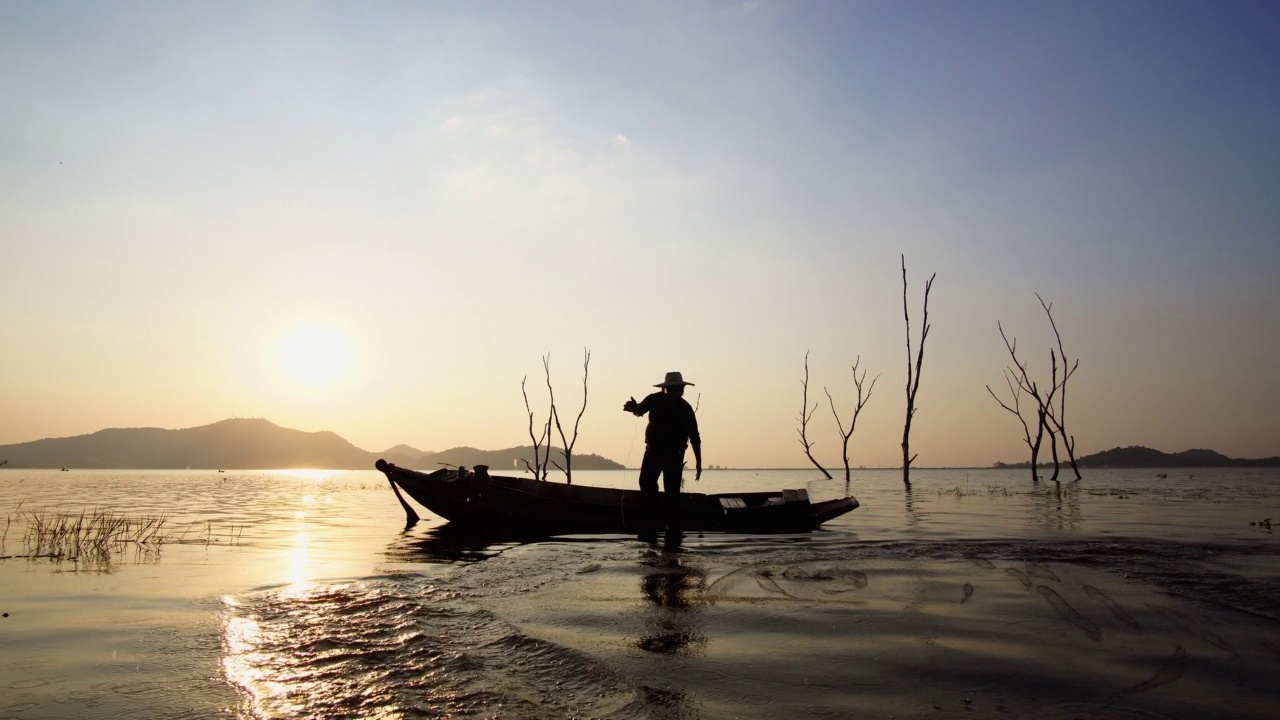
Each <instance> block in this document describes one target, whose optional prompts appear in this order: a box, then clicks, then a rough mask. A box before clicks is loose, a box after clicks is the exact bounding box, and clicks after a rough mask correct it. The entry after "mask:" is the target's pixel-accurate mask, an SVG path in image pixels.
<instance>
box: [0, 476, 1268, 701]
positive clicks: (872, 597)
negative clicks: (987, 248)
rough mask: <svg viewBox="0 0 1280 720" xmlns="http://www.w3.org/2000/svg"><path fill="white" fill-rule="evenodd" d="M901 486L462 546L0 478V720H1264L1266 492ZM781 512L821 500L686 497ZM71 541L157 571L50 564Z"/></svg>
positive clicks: (424, 530)
mask: <svg viewBox="0 0 1280 720" xmlns="http://www.w3.org/2000/svg"><path fill="white" fill-rule="evenodd" d="M1157 473H1167V475H1168V477H1166V478H1160V477H1157ZM578 475H579V477H578V478H576V480H577V482H580V483H586V484H596V485H609V486H615V487H632V486H633V485H634V483H635V472H634V471H627V472H583V473H578ZM900 478H901V476H900V473H899V472H898V471H890V470H862V471H858V472H857V473H856V474H855V478H854V481H853V483H852V487H851V488H850V490H851V493H852V494H854V495H857V496H858V498H859V500H860V501H861V502H862V507H861V508H859V509H857V510H855V511H853V512H852V513H850V514H848V515H845V516H843V517H840V518H838V519H836V520H834V521H832V522H830V523H828V524H827V525H826V526H824V528H823V529H822V530H820V531H818V532H814V533H810V534H806V535H785V536H754V537H753V536H736V535H719V534H706V535H701V536H700V535H696V534H694V535H689V536H687V537H684V538H682V539H680V542H678V543H676V542H667V541H665V540H664V539H661V538H660V539H659V541H658V542H657V543H654V544H651V543H646V542H642V541H640V540H639V539H637V538H634V537H624V536H609V537H599V536H596V537H582V536H577V537H565V538H556V539H553V540H548V541H542V542H531V543H514V542H507V543H499V544H494V545H484V544H482V543H474V542H466V541H457V540H452V539H450V536H449V534H448V533H442V532H441V531H440V523H439V521H438V520H436V519H435V518H434V517H433V516H431V515H430V513H427V512H422V513H421V514H422V515H423V518H424V521H423V522H422V523H420V524H418V525H417V526H415V527H413V528H411V529H409V530H407V531H406V530H404V529H403V527H404V514H403V512H402V510H401V508H400V506H399V505H398V503H397V502H396V500H395V497H394V496H393V495H392V493H391V491H390V490H389V488H388V486H387V482H386V480H385V478H384V477H383V476H382V475H381V474H380V473H377V472H375V471H372V470H370V471H362V472H274V471H273V472H265V471H264V472H241V471H236V472H226V473H216V472H211V471H199V472H197V471H180V472H159V471H145V472H140V471H127V472H126V471H111V472H107V471H103V472H92V471H75V472H56V471H27V470H12V469H4V470H0V516H3V517H0V523H3V525H0V527H2V528H3V533H4V534H3V539H2V541H0V556H3V557H5V558H6V559H3V560H0V611H3V613H7V615H6V616H5V617H3V618H0V718H23V719H27V718H75V719H80V718H104V717H112V718H116V717H118V718H215V717H243V718H409V717H439V718H455V717H456V718H547V719H551V718H557V719H559V718H575V717H576V718H779V717H801V718H803V717H813V718H854V717H857V718H913V717H920V718H925V717H927V718H945V717H965V718H975V717H1008V718H1020V717H1035V718H1094V717H1124V718H1130V717H1134V718H1136V717H1141V718H1160V717H1170V718H1173V717H1180V718H1193V717H1194V718H1201V717H1220V718H1264V717H1265V718H1272V717H1276V716H1277V715H1280V694H1278V693H1277V692H1276V690H1275V687H1276V686H1275V678H1276V677H1278V676H1280V547H1278V546H1277V543H1276V536H1275V535H1273V534H1272V530H1271V528H1270V527H1269V525H1268V524H1266V523H1262V522H1261V521H1264V520H1266V519H1272V520H1273V521H1274V522H1277V523H1280V471H1278V470H1276V469H1254V470H1244V469H1229V470H1228V469H1207V470H1202V469H1197V470H1160V471H1155V470H1137V471H1131V470H1125V471H1120V470H1110V471H1098V470H1093V471H1088V472H1086V474H1085V478H1084V480H1083V481H1081V482H1079V483H1074V482H1070V483H1067V482H1064V483H1063V484H1062V485H1061V487H1060V488H1059V487H1057V486H1055V485H1054V484H1052V483H1049V484H1046V483H1043V482H1042V483H1040V485H1039V486H1038V487H1036V486H1033V485H1032V484H1031V483H1030V482H1029V481H1028V479H1027V477H1026V472H1025V471H1005V470H970V471H964V470H959V471H955V470H946V471H944V470H918V471H915V472H914V473H913V478H914V482H913V488H912V491H911V492H910V493H906V492H904V489H903V486H902V483H901V479H900ZM689 485H690V486H692V485H693V484H692V483H690V484H689ZM782 487H807V488H808V490H809V493H810V496H811V497H812V498H813V499H814V500H821V499H826V498H830V497H835V496H837V495H842V494H844V490H845V483H844V481H843V479H840V480H835V481H831V480H825V479H815V473H813V472H812V471H760V472H754V471H709V472H707V473H705V474H704V476H703V480H702V481H701V482H700V483H698V484H697V485H696V486H693V489H697V490H701V491H706V492H728V491H737V490H744V491H745V490H758V489H759V490H762V489H778V488H782ZM95 510H97V511H107V512H110V513H114V514H115V516H114V517H116V518H117V520H119V519H120V518H127V519H128V520H130V521H138V520H141V521H143V522H144V523H145V522H148V521H152V522H153V521H154V520H155V519H157V518H159V517H161V516H163V525H161V526H160V527H159V528H156V527H155V525H154V523H153V525H151V526H150V528H149V529H148V527H147V526H146V525H144V526H143V528H141V529H139V528H137V527H136V526H135V527H134V528H133V529H132V530H130V532H132V533H133V534H134V535H135V536H144V535H146V534H148V533H157V532H158V535H159V536H163V537H165V538H166V541H165V542H163V543H159V544H157V543H154V542H150V543H144V544H138V543H125V544H117V545H113V546H107V547H102V546H100V547H98V548H97V549H95V548H94V547H93V545H92V543H81V544H80V545H81V547H80V549H79V551H77V550H76V549H74V548H71V547H70V545H69V543H70V540H68V538H69V537H70V536H69V535H68V534H67V533H68V532H70V531H69V530H67V528H70V527H72V526H74V525H76V524H77V523H79V524H80V526H81V528H82V530H83V528H84V527H86V526H87V525H88V524H91V523H90V522H89V520H83V521H80V520H78V518H79V517H80V514H81V513H84V514H85V517H86V518H90V519H91V516H92V513H93V512H94V511H95ZM67 514H74V515H75V517H76V518H77V520H73V521H68V520H66V519H62V520H59V518H60V517H63V518H65V516H66V515H67ZM58 522H61V523H62V525H61V527H62V528H63V530H61V531H58V530H56V527H57V523H58ZM39 523H43V524H44V525H43V530H41V528H40V526H39ZM103 524H104V521H102V520H101V519H100V520H99V521H98V525H103ZM59 532H62V535H61V536H59V535H58V533H59ZM152 537H153V538H154V537H157V535H155V534H152ZM37 538H38V539H39V542H38V541H37Z"/></svg>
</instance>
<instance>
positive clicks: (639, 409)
mask: <svg viewBox="0 0 1280 720" xmlns="http://www.w3.org/2000/svg"><path fill="white" fill-rule="evenodd" d="M650 397H653V396H652V395H650V396H648V397H646V398H645V399H644V400H641V401H640V402H636V398H635V396H634V395H633V396H632V397H631V399H630V400H628V401H626V402H625V403H623V404H622V409H623V410H624V411H625V412H629V413H631V414H633V415H635V416H636V417H640V416H641V415H644V414H645V413H647V412H649V406H650V404H649V398H650Z"/></svg>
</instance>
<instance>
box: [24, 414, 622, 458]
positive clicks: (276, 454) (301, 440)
mask: <svg viewBox="0 0 1280 720" xmlns="http://www.w3.org/2000/svg"><path fill="white" fill-rule="evenodd" d="M552 456H553V457H554V458H557V459H559V462H560V464H561V465H563V464H564V461H563V460H562V459H560V458H563V453H561V452H559V451H558V450H556V451H553V452H552ZM380 457H381V458H385V459H386V460H388V461H389V462H392V463H395V464H397V465H401V466H404V467H410V468H435V467H438V463H439V462H448V463H450V464H454V465H467V466H474V465H477V464H488V465H490V466H491V467H493V468H494V470H497V471H501V470H509V469H511V468H512V467H513V463H514V462H515V459H517V458H521V457H528V458H532V457H533V451H532V449H531V448H528V447H525V448H518V447H517V448H510V449H507V450H476V449H474V448H454V449H453V450H446V451H444V452H441V453H424V452H422V451H420V450H417V449H415V448H412V447H410V446H408V445H397V446H395V447H393V448H389V449H388V450H387V451H386V452H383V453H371V452H367V451H365V450H361V449H360V448H358V447H356V446H355V445H352V444H351V443H349V442H347V441H346V440H344V439H343V438H342V437H340V436H339V435H337V434H336V433H332V432H329V431H323V432H303V431H301V430H291V429H289V428H282V427H280V426H279V425H276V424H274V423H272V422H270V421H268V420H264V419H262V418H237V419H232V420H223V421H221V422H216V423H213V424H212V425H203V426H201V427H194V428H186V429H182V430H165V429H162V428H110V429H107V430H99V431H98V432H95V433H92V434H90V435H77V436H75V437H65V438H48V439H45V440H33V441H31V442H25V443H17V444H14V445H0V458H5V459H7V460H8V466H9V467H11V468H75V469H104V470H109V469H139V470H146V469H157V470H161V469H178V468H200V469H215V468H221V469H227V470H232V469H237V470H269V469H283V468H316V469H335V470H367V469H370V468H372V467H373V464H374V462H376V461H377V460H378V458H380ZM573 461H574V463H573V464H574V469H579V470H603V469H615V468H621V467H622V466H621V465H619V464H617V463H615V462H613V461H612V460H608V459H605V458H602V457H600V456H598V455H585V454H584V455H577V454H575V455H574V457H573Z"/></svg>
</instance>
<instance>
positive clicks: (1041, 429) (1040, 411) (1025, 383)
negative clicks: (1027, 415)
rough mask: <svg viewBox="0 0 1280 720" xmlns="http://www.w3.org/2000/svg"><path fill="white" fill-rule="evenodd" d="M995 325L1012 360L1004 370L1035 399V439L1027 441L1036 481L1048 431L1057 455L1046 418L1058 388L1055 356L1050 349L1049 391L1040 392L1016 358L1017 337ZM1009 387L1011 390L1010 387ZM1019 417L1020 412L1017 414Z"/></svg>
mask: <svg viewBox="0 0 1280 720" xmlns="http://www.w3.org/2000/svg"><path fill="white" fill-rule="evenodd" d="M996 327H997V328H999V330H1000V338H1001V339H1002V340H1004V347H1005V349H1006V350H1008V351H1009V358H1010V359H1011V360H1012V361H1013V365H1012V366H1011V367H1008V368H1006V372H1008V374H1009V376H1011V377H1012V382H1013V383H1014V384H1016V385H1017V387H1018V389H1019V390H1021V391H1022V392H1025V393H1027V394H1028V395H1030V396H1031V397H1032V399H1034V400H1035V401H1036V410H1035V413H1036V440H1035V443H1034V444H1031V443H1028V446H1029V447H1030V448H1031V480H1032V481H1033V482H1036V481H1039V479H1040V476H1039V475H1038V474H1037V460H1038V457H1039V453H1040V445H1041V442H1042V440H1043V438H1044V434H1045V433H1046V432H1048V433H1049V441H1050V443H1052V446H1053V449H1054V457H1055V458H1056V457H1057V439H1056V435H1055V434H1054V432H1053V429H1052V428H1051V427H1050V424H1049V419H1048V418H1049V412H1050V409H1051V408H1052V407H1053V397H1054V394H1055V393H1056V392H1057V390H1058V370H1057V368H1058V365H1057V359H1056V357H1057V356H1056V355H1055V354H1054V353H1053V352H1052V351H1050V356H1049V360H1050V363H1051V365H1052V367H1053V371H1052V372H1053V374H1052V376H1051V382H1050V389H1049V393H1048V394H1047V395H1046V394H1044V393H1042V392H1041V390H1040V387H1039V385H1037V384H1036V383H1035V381H1033V380H1032V379H1031V376H1030V373H1028V371H1027V365H1026V364H1025V363H1024V362H1022V361H1021V360H1019V359H1018V341H1017V339H1014V340H1010V339H1009V336H1008V335H1006V334H1005V332H1004V326H1003V325H1002V324H1000V323H999V322H997V323H996ZM1015 368H1016V371H1015ZM1006 379H1007V378H1006ZM1010 389H1011V390H1012V388H1010ZM988 390H990V388H988ZM994 395H995V393H992V396H994ZM997 400H998V398H997ZM1001 406H1002V407H1005V409H1006V410H1007V409H1008V407H1007V406H1005V405H1004V404H1003V403H1001ZM1019 418H1021V414H1019ZM1024 429H1025V428H1024ZM1057 478H1058V472H1057V465H1056V464H1055V466H1054V474H1053V480H1054V482H1057Z"/></svg>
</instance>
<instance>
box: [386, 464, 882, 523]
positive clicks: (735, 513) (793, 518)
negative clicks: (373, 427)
mask: <svg viewBox="0 0 1280 720" xmlns="http://www.w3.org/2000/svg"><path fill="white" fill-rule="evenodd" d="M375 467H376V468H377V469H378V470H380V471H382V473H383V474H385V475H386V476H387V480H388V482H390V483H391V489H392V491H394V492H395V494H396V498H397V499H399V500H400V505H401V507H403V508H404V511H405V518H406V520H407V521H408V524H410V525H412V524H413V523H415V522H417V521H418V513H417V512H416V511H414V509H413V508H412V506H410V505H409V503H408V502H406V501H405V499H404V497H403V496H402V495H401V494H400V491H401V490H404V491H405V493H407V494H408V495H409V497H411V498H413V499H414V500H416V501H418V502H419V503H421V504H422V505H423V506H424V507H426V508H427V509H428V510H430V511H431V512H433V513H435V514H436V515H439V516H440V517H442V518H444V519H445V520H448V521H449V522H450V523H451V524H454V525H458V526H462V527H468V528H475V529H480V530H498V531H504V532H510V531H513V530H522V531H529V532H544V533H547V534H569V533H627V534H630V533H634V532H643V531H646V530H651V529H653V528H654V527H656V526H661V525H664V524H665V517H664V514H663V512H662V508H661V507H655V506H653V505H651V504H649V503H647V502H645V498H644V496H642V495H641V493H640V491H639V490H619V489H616V488H602V487H592V486H588V485H569V484H565V483H556V482H546V481H541V482H540V481H538V480H534V479H532V478H518V477H503V476H500V475H490V474H489V469H488V468H487V467H486V466H484V465H477V466H476V468H475V472H467V470H466V468H441V469H439V470H436V471H435V472H431V473H421V472H417V471H415V470H409V469H407V468H402V467H397V466H395V465H392V464H391V463H389V462H387V461H386V460H378V462H377V463H376V464H375ZM856 507H858V501H857V499H856V498H853V497H844V498H839V499H836V500H827V501H824V502H819V503H812V502H810V501H809V493H808V491H806V490H803V489H801V490H776V491H773V492H749V493H721V494H717V495H705V494H702V493H680V517H679V521H680V522H679V525H680V528H681V529H683V530H687V531H692V532H704V531H724V532H740V533H796V532H809V531H811V530H814V529H815V528H817V527H818V526H819V525H821V524H822V523H824V522H826V521H828V520H830V519H832V518H835V517H839V516H840V515H843V514H845V513H847V512H849V511H850V510H853V509H854V508H856Z"/></svg>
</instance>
